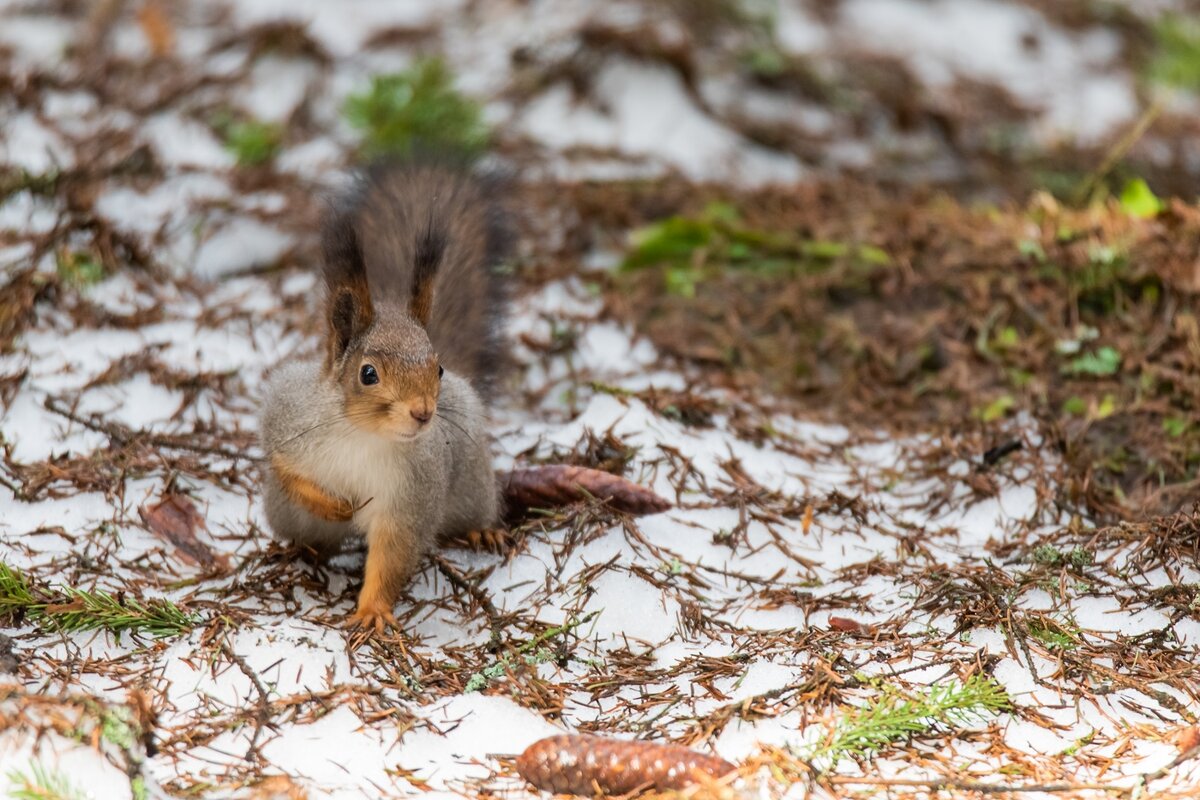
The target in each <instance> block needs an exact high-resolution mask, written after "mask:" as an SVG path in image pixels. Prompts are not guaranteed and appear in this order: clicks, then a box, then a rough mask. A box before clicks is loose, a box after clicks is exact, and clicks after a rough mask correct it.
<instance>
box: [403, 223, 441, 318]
mask: <svg viewBox="0 0 1200 800" xmlns="http://www.w3.org/2000/svg"><path fill="white" fill-rule="evenodd" d="M445 250H446V237H445V235H444V234H443V233H442V232H441V231H440V230H437V229H436V228H435V227H434V225H433V220H430V221H429V225H428V226H427V227H426V228H425V233H423V234H422V235H421V238H420V239H419V240H418V241H417V252H416V254H415V258H414V260H413V278H412V280H413V283H412V300H411V302H410V304H409V313H411V314H412V315H413V318H414V319H415V320H416V321H417V322H419V323H421V325H422V326H425V327H427V326H428V325H429V317H430V315H432V313H433V279H434V277H435V276H436V275H437V270H438V265H440V264H441V263H442V254H443V253H444V252H445Z"/></svg>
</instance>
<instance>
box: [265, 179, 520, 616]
mask: <svg viewBox="0 0 1200 800" xmlns="http://www.w3.org/2000/svg"><path fill="white" fill-rule="evenodd" d="M498 195H499V191H498V187H497V183H496V176H489V175H484V174H480V173H477V172H475V171H473V170H471V169H470V168H469V167H467V166H465V165H459V164H454V163H451V162H448V161H445V160H438V159H433V160H430V159H412V158H410V159H408V160H404V161H393V162H389V163H382V164H377V165H375V166H373V167H371V168H368V169H367V170H366V171H365V172H364V173H363V174H362V175H360V176H359V178H358V179H357V180H356V182H355V184H354V186H353V188H351V189H350V190H349V191H347V192H346V193H345V194H344V195H343V196H342V197H340V199H337V200H335V202H334V203H333V206H332V208H331V211H330V213H329V214H327V217H326V220H325V222H324V225H323V230H322V250H323V265H322V272H323V275H324V282H325V288H326V293H325V295H326V296H325V309H324V310H325V317H326V320H325V322H326V326H327V331H326V334H325V335H326V341H325V352H324V356H323V358H314V359H312V360H307V361H299V362H295V363H289V364H286V365H283V366H281V367H279V368H276V369H275V370H273V371H272V372H271V374H270V375H269V376H268V381H267V386H266V390H265V399H264V404H263V407H262V412H261V418H260V430H261V434H262V437H261V438H262V444H263V448H264V450H265V453H266V456H267V470H266V476H265V486H264V492H265V497H264V505H265V510H266V517H267V521H268V523H269V524H270V527H271V528H272V530H273V531H274V532H275V534H276V535H277V536H278V537H280V538H282V539H285V540H290V541H292V542H295V543H297V544H301V545H305V546H307V547H310V548H312V549H313V550H314V551H315V552H316V553H317V554H318V555H320V556H326V555H329V554H331V553H332V552H335V551H336V550H337V548H338V545H339V544H340V543H341V541H342V540H343V539H345V538H347V537H351V536H358V535H362V536H365V537H366V542H367V556H366V566H365V569H364V576H363V584H362V589H361V591H360V592H359V595H358V604H357V608H356V610H355V612H354V614H353V616H352V617H351V620H350V621H351V623H352V624H354V625H356V626H359V627H362V628H367V629H372V628H373V629H374V630H375V631H376V632H382V630H383V629H384V626H385V625H388V626H393V627H395V626H396V625H397V623H396V618H395V616H394V615H393V607H394V605H395V602H396V600H397V599H398V597H399V592H400V590H401V588H402V587H403V585H404V584H405V583H406V581H407V580H408V579H409V578H410V577H411V576H412V575H413V574H414V572H415V571H416V569H417V567H418V565H419V564H420V563H421V559H422V558H423V557H424V556H425V554H426V553H428V552H429V551H430V550H431V549H432V548H433V547H434V546H435V544H436V543H437V542H438V540H439V539H443V538H448V537H454V536H461V535H463V534H467V533H469V532H472V531H479V530H488V529H491V528H492V527H494V526H495V525H496V524H497V522H498V520H499V518H500V513H501V498H500V487H499V486H498V485H497V480H496V476H495V474H494V473H493V471H492V465H491V458H490V437H489V429H488V423H487V419H486V418H487V413H488V402H489V400H490V398H491V395H492V392H493V390H494V388H495V384H496V382H497V380H498V373H499V370H500V368H501V366H502V365H503V363H504V362H505V357H504V348H503V342H502V335H501V333H502V329H503V325H504V321H505V313H506V299H505V294H506V292H505V287H504V284H503V281H502V277H501V274H500V270H499V266H500V264H501V262H502V261H503V260H504V258H505V257H506V255H507V253H508V247H509V244H510V242H511V241H512V236H511V234H510V231H509V228H508V225H507V217H506V214H505V212H504V210H503V209H502V208H501V206H500V204H499V203H498V202H497V200H496V198H497V197H498Z"/></svg>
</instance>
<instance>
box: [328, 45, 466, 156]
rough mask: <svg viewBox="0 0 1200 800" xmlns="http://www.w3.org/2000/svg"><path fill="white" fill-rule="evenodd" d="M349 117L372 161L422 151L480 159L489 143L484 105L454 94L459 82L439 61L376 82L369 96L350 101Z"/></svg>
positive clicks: (431, 60)
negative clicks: (439, 150) (429, 149)
mask: <svg viewBox="0 0 1200 800" xmlns="http://www.w3.org/2000/svg"><path fill="white" fill-rule="evenodd" d="M344 114H345V117H346V120H347V121H348V122H349V123H350V125H352V126H353V127H354V128H356V129H357V130H359V131H360V132H361V133H362V136H363V140H362V150H363V153H364V154H365V155H367V156H378V155H403V154H406V153H409V152H411V151H412V150H413V148H414V147H416V146H419V145H426V146H431V147H436V148H445V149H453V150H455V151H459V152H462V153H464V154H466V155H479V154H481V153H482V152H483V151H484V149H486V147H487V143H488V138H489V133H488V129H487V126H486V125H485V124H484V121H483V113H482V110H481V108H480V106H479V104H478V103H476V102H475V101H473V100H471V99H469V98H467V97H464V96H463V95H462V94H460V93H459V92H458V90H456V89H455V88H454V76H453V74H452V73H451V71H450V69H449V67H447V66H446V64H445V63H444V62H443V61H442V60H441V59H439V58H429V59H424V60H421V61H418V62H417V63H416V64H414V65H413V66H412V67H411V68H410V69H407V70H404V71H403V72H397V73H393V74H390V75H377V76H375V77H374V78H372V79H371V85H370V86H369V87H368V88H367V89H366V90H364V91H362V92H359V93H357V94H352V95H350V97H349V98H347V100H346V104H345V107H344Z"/></svg>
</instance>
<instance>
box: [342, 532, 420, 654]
mask: <svg viewBox="0 0 1200 800" xmlns="http://www.w3.org/2000/svg"><path fill="white" fill-rule="evenodd" d="M421 555H422V548H421V544H420V541H419V540H418V538H417V536H416V534H415V532H414V531H413V530H411V529H410V528H408V527H406V526H404V525H402V524H399V523H397V522H396V521H395V520H393V519H390V518H388V517H387V516H386V515H379V516H377V517H375V518H374V519H373V520H372V521H371V523H370V525H369V527H368V529H367V563H366V567H365V568H364V570H363V586H362V590H361V591H360V592H359V593H358V608H357V609H355V611H354V615H353V616H352V617H351V618H350V623H351V624H352V625H354V626H356V627H360V628H367V629H374V631H375V632H376V633H382V632H383V629H384V626H388V625H390V626H391V627H393V628H398V627H399V624H398V623H397V622H396V617H395V616H394V614H393V613H392V609H393V608H394V607H395V605H396V600H397V599H398V598H399V596H400V590H401V589H402V588H403V587H404V584H405V583H406V582H407V581H408V579H409V578H410V577H412V574H413V573H414V572H415V571H416V568H417V564H418V563H419V562H420V558H421Z"/></svg>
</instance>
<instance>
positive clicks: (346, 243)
mask: <svg viewBox="0 0 1200 800" xmlns="http://www.w3.org/2000/svg"><path fill="white" fill-rule="evenodd" d="M322 240H323V241H322V244H323V246H324V247H323V249H324V251H325V263H324V269H323V271H324V273H325V285H326V288H327V290H328V297H329V301H328V304H329V309H328V310H329V360H330V363H331V364H332V363H333V362H334V361H336V360H337V359H338V358H340V357H341V356H342V355H343V354H344V353H345V352H346V348H347V347H349V346H350V342H352V341H353V340H354V339H355V338H357V337H359V336H361V335H362V334H364V333H366V331H367V328H369V327H370V326H371V322H372V321H373V320H374V318H375V312H374V309H373V308H372V306H371V290H370V288H369V286H368V283H367V270H366V265H365V264H364V262H363V255H362V248H361V246H360V244H359V241H358V232H357V231H356V230H355V229H354V219H353V216H352V215H351V213H349V212H348V211H345V210H343V211H342V212H341V213H333V214H332V215H331V216H330V217H329V218H328V219H327V220H326V222H325V230H324V236H323V237H322Z"/></svg>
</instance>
